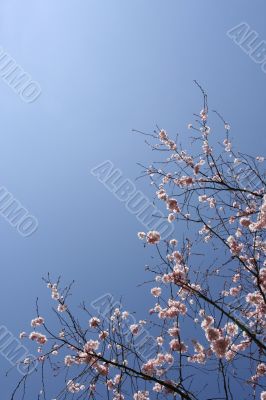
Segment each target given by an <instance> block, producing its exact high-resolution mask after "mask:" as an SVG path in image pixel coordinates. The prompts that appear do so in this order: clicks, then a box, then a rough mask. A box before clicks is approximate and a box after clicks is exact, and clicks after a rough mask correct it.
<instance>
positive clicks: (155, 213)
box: [90, 160, 174, 239]
mask: <svg viewBox="0 0 266 400" xmlns="http://www.w3.org/2000/svg"><path fill="white" fill-rule="evenodd" d="M90 172H91V174H92V175H93V176H95V177H96V178H97V179H98V181H99V182H101V183H102V184H103V185H104V186H105V187H106V189H108V191H109V192H111V193H112V194H113V195H114V196H115V197H116V198H117V199H118V200H119V201H120V202H122V203H124V204H125V207H126V209H127V211H129V212H130V213H131V214H133V215H135V217H136V218H137V220H138V221H139V222H140V223H141V224H142V225H143V226H144V227H145V228H146V229H147V230H157V231H159V232H160V235H161V238H162V239H167V238H168V237H169V236H170V235H171V234H172V233H173V231H174V227H173V225H172V224H170V223H169V222H168V221H167V219H166V218H165V217H164V215H163V213H162V212H161V211H160V210H159V209H157V208H156V207H155V206H154V204H153V203H152V202H151V201H150V200H149V199H148V197H147V196H145V194H143V193H142V192H141V191H140V190H138V189H137V187H136V185H135V184H134V183H133V182H132V180H131V179H128V178H124V177H123V173H122V171H121V170H120V169H118V168H115V167H114V165H113V163H112V161H110V160H107V161H104V162H103V163H101V164H100V165H97V166H96V167H94V168H92V170H91V171H90Z"/></svg>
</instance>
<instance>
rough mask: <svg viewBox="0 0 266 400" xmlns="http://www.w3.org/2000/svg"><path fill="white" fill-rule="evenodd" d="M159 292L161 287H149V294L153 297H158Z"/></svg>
mask: <svg viewBox="0 0 266 400" xmlns="http://www.w3.org/2000/svg"><path fill="white" fill-rule="evenodd" d="M161 293H162V289H161V288H160V287H154V288H152V289H151V294H152V295H153V296H154V297H159V296H160V295H161Z"/></svg>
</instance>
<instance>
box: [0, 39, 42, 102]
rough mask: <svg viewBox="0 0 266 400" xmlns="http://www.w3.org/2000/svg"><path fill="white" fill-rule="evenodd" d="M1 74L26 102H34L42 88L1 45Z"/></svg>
mask: <svg viewBox="0 0 266 400" xmlns="http://www.w3.org/2000/svg"><path fill="white" fill-rule="evenodd" d="M0 76H1V78H2V79H3V81H4V82H5V83H6V84H7V85H8V86H9V87H10V88H11V89H12V90H13V91H14V92H15V93H16V94H18V95H19V96H20V98H21V100H22V101H24V102H25V103H33V102H34V101H35V100H37V99H38V97H39V96H40V94H41V92H42V90H41V86H40V85H39V83H38V82H36V81H33V80H32V78H31V76H30V74H28V73H27V72H26V71H24V69H23V68H22V67H21V66H20V65H19V64H18V63H17V62H16V60H14V58H13V57H12V56H11V55H10V54H8V53H7V52H6V51H5V50H4V49H3V48H2V47H1V46H0Z"/></svg>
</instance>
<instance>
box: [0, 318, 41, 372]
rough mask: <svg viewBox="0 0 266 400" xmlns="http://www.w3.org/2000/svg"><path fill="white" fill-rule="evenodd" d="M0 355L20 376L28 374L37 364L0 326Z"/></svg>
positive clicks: (6, 329)
mask: <svg viewBox="0 0 266 400" xmlns="http://www.w3.org/2000/svg"><path fill="white" fill-rule="evenodd" d="M0 354H1V355H2V356H3V357H4V358H5V359H6V360H7V361H8V362H9V363H10V364H11V365H12V366H13V367H15V366H16V367H17V371H18V372H19V373H20V374H21V375H25V374H30V373H31V372H33V371H34V370H35V369H36V367H37V364H38V361H37V360H36V358H35V357H34V356H33V355H32V354H30V353H29V350H28V349H27V348H26V347H25V346H23V345H22V344H21V342H20V340H18V339H17V338H16V337H15V336H14V335H13V334H12V332H10V331H9V330H8V328H7V327H6V326H4V325H2V326H0Z"/></svg>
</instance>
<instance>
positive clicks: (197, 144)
mask: <svg viewBox="0 0 266 400" xmlns="http://www.w3.org/2000/svg"><path fill="white" fill-rule="evenodd" d="M201 90H202V89H201ZM202 94H203V100H204V104H203V109H202V111H201V112H200V113H199V114H198V115H196V117H195V122H194V123H193V124H189V126H188V128H189V129H190V132H192V138H191V146H190V151H187V150H184V149H183V148H182V147H181V145H180V144H179V143H178V142H177V141H175V140H173V139H172V138H171V137H170V135H169V134H168V133H167V132H166V131H165V130H163V129H161V130H157V131H155V132H154V133H153V134H149V135H148V137H149V139H150V140H151V141H152V142H149V145H150V146H151V147H152V149H153V150H156V151H158V153H159V154H158V155H159V161H158V162H154V163H153V164H152V165H150V166H149V167H147V168H146V169H145V173H146V175H147V177H148V178H149V179H150V180H151V182H152V184H153V187H154V189H155V197H156V198H157V201H158V202H161V204H162V206H163V208H164V209H165V218H167V219H168V222H169V223H171V224H176V228H177V229H176V232H177V233H176V237H170V238H168V239H167V240H161V237H160V232H157V231H149V232H139V233H138V237H139V239H140V240H142V241H143V242H144V244H145V246H151V247H153V248H154V251H155V252H156V254H157V256H158V257H157V262H156V261H155V262H154V265H153V266H150V267H149V268H147V269H148V270H149V272H150V274H151V275H150V279H151V280H152V281H153V284H152V286H151V287H149V288H148V291H149V292H150V295H151V296H152V298H153V299H154V305H153V307H152V308H151V309H150V310H147V315H146V317H145V319H144V320H139V321H134V323H133V322H132V318H131V314H130V313H129V312H128V311H126V310H122V309H121V308H120V307H116V308H113V307H110V312H109V315H108V318H106V315H105V316H104V317H103V315H101V313H99V315H91V314H90V310H89V309H87V308H86V306H85V305H83V307H82V309H83V312H84V314H85V315H86V316H87V323H85V325H82V324H81V323H80V322H79V321H80V319H79V316H78V315H77V316H76V315H74V313H73V312H72V311H71V309H70V305H69V304H68V298H69V297H68V296H69V293H70V287H68V288H65V289H60V285H59V282H57V283H53V282H51V280H50V278H49V277H48V279H47V281H46V283H47V286H48V288H49V290H50V291H51V297H52V299H53V301H55V302H56V304H57V308H56V314H57V315H58V321H59V326H58V327H53V329H51V328H49V327H48V326H47V325H46V322H45V320H44V317H43V316H40V315H39V309H38V307H37V316H36V318H34V319H33V320H32V323H31V326H32V331H28V332H22V333H21V336H20V337H21V338H23V339H24V340H27V339H29V340H31V341H33V342H35V343H36V345H37V348H38V350H37V353H36V354H37V355H36V358H37V360H38V361H39V368H38V369H39V372H38V370H37V371H36V374H38V373H39V374H40V375H39V376H40V390H41V391H42V393H43V391H44V387H45V389H46V391H47V392H46V393H48V392H49V397H47V398H49V399H50V398H53V399H56V400H59V399H68V398H71V399H72V398H75V397H72V396H73V395H76V398H77V399H88V398H93V399H94V398H106V399H107V398H108V399H114V400H123V399H134V400H148V399H155V398H156V399H157V398H158V399H165V398H169V399H178V398H179V399H202V400H206V399H215V398H217V399H218V398H219V399H230V400H232V399H240V398H241V399H252V398H253V399H261V400H265V399H266V391H265V382H266V379H265V378H266V363H265V352H266V334H265V328H266V320H265V315H266V304H265V299H266V261H265V252H266V241H265V228H266V194H265V172H264V169H263V162H264V158H263V157H261V156H260V155H259V156H257V157H251V156H247V155H245V154H241V153H239V152H236V151H235V150H234V148H233V146H232V142H231V138H230V126H229V124H228V123H226V121H224V120H223V118H222V117H221V116H220V115H219V114H218V113H216V115H218V117H219V119H220V120H221V121H222V124H221V125H219V129H220V127H221V126H222V128H223V129H224V138H223V141H222V142H221V143H216V131H215V129H213V130H212V128H211V127H210V126H209V123H208V118H209V110H208V104H207V96H206V94H205V92H204V91H203V90H202ZM160 163H161V164H160ZM141 317H142V318H143V316H141ZM144 327H145V329H148V330H149V332H151V333H152V335H153V336H154V338H155V343H156V345H155V351H154V353H153V355H152V356H150V357H148V358H147V357H146V356H145V355H144V350H143V352H142V351H140V347H139V345H138V346H137V342H139V341H140V337H141V334H142V333H143V332H144ZM144 347H145V346H144V345H143V349H144ZM148 348H149V346H148ZM146 350H147V346H146ZM32 361H33V360H32ZM24 362H26V363H27V364H29V367H30V363H31V360H28V359H27V360H26V361H24ZM44 366H48V367H49V368H50V369H51V370H52V372H54V371H55V370H56V372H58V373H59V372H61V373H62V374H63V379H59V377H57V378H56V379H57V381H56V382H57V383H54V382H53V383H50V382H51V381H50V380H48V381H47V382H46V383H45V381H44V378H43V371H44ZM45 371H46V374H49V371H48V370H47V369H45ZM32 376H33V374H31V376H28V375H27V374H26V375H25V377H23V378H22V379H21V381H20V384H19V385H18V386H17V387H16V389H15V391H14V393H13V396H17V397H18V398H19V396H20V399H21V400H22V398H24V397H23V393H24V390H26V389H25V386H26V388H27V385H24V383H25V382H29V380H30V379H31V377H32ZM21 388H23V389H22V390H21V391H20V389H21ZM13 398H15V397H12V399H13ZM40 398H41V397H40Z"/></svg>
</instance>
